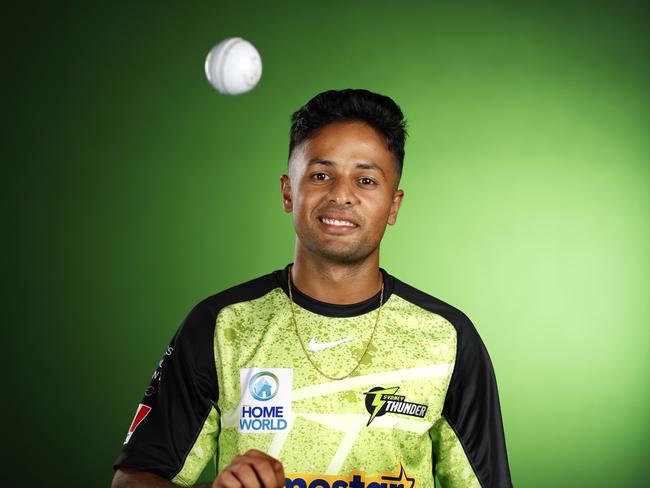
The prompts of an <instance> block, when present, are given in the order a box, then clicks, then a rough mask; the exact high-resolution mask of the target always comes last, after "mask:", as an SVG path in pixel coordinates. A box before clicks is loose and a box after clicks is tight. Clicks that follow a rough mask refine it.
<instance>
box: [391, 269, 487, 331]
mask: <svg viewBox="0 0 650 488" xmlns="http://www.w3.org/2000/svg"><path fill="white" fill-rule="evenodd" d="M393 279H394V280H395V287H394V290H393V293H394V294H395V295H397V296H399V297H400V298H402V299H404V300H406V301H408V302H410V303H412V304H413V305H416V306H418V307H420V308H423V309H425V310H427V311H428V312H431V313H434V314H436V315H440V316H441V317H443V318H444V319H445V320H447V321H448V322H449V323H450V324H451V325H453V326H454V328H455V329H456V332H457V333H458V334H462V335H466V334H469V335H474V334H477V333H476V329H475V328H474V325H473V324H472V321H471V320H470V319H469V317H468V316H467V315H465V313H463V312H462V311H461V310H460V309H458V308H456V307H454V306H453V305H450V304H449V303H447V302H444V301H443V300H440V299H439V298H436V297H435V296H433V295H430V294H428V293H425V292H424V291H422V290H419V289H417V288H415V287H413V286H411V285H409V284H407V283H404V282H403V281H401V280H399V279H397V278H394V277H393Z"/></svg>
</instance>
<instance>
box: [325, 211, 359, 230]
mask: <svg viewBox="0 0 650 488" xmlns="http://www.w3.org/2000/svg"><path fill="white" fill-rule="evenodd" d="M318 221H319V222H320V223H321V225H322V226H323V228H324V229H325V231H326V232H328V233H330V234H347V233H350V232H354V231H355V230H356V229H357V228H358V227H359V224H358V223H357V222H356V221H355V220H353V219H352V218H350V217H348V216H347V215H335V214H326V215H320V216H319V217H318Z"/></svg>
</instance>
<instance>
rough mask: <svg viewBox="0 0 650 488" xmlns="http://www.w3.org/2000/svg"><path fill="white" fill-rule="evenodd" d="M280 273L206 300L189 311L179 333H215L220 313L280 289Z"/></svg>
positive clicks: (228, 289) (259, 278)
mask: <svg viewBox="0 0 650 488" xmlns="http://www.w3.org/2000/svg"><path fill="white" fill-rule="evenodd" d="M277 274H278V271H274V272H272V273H268V274H266V275H263V276H260V277H258V278H255V279H252V280H249V281H246V282H245V283H241V284H238V285H235V286H232V287H230V288H227V289H225V290H223V291H220V292H218V293H215V294H213V295H210V296H209V297H207V298H204V299H203V300H201V301H200V302H198V303H197V304H196V305H194V306H193V307H192V309H191V310H190V311H189V313H188V314H187V316H186V317H185V320H183V323H182V324H181V327H180V330H179V333H182V334H183V335H188V334H190V335H195V334H198V335H203V333H205V332H208V331H209V332H210V333H211V332H213V330H214V325H215V321H216V318H217V315H219V312H220V311H221V310H223V309H224V308H226V307H228V306H230V305H234V304H236V303H242V302H247V301H250V300H255V299H257V298H260V297H262V296H264V295H265V294H267V293H268V292H270V291H272V290H273V289H275V288H277V287H279V286H280V285H279V284H278V280H277Z"/></svg>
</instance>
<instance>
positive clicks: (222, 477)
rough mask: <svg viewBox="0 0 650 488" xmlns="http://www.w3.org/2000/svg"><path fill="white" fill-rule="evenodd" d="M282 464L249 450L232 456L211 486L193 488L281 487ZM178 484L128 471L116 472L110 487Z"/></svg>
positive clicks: (157, 487)
mask: <svg viewBox="0 0 650 488" xmlns="http://www.w3.org/2000/svg"><path fill="white" fill-rule="evenodd" d="M284 481H285V478H284V468H283V467H282V463H281V462H280V461H278V460H277V459H275V458H272V457H271V456H269V455H268V454H265V453H264V452H262V451H258V450H256V449H251V450H249V451H248V452H246V454H244V455H243V456H235V458H234V459H233V460H232V462H231V463H230V464H229V465H228V466H226V467H225V468H224V469H223V471H221V473H219V476H217V478H216V479H215V480H214V481H213V482H212V483H211V484H203V485H194V488H282V487H284ZM177 487H178V485H175V484H174V483H172V482H170V481H167V480H166V479H165V478H162V477H160V476H157V475H155V474H153V473H147V472H144V471H136V470H132V469H126V468H125V469H122V468H120V469H118V470H117V471H116V473H115V476H114V477H113V483H112V485H111V488H177Z"/></svg>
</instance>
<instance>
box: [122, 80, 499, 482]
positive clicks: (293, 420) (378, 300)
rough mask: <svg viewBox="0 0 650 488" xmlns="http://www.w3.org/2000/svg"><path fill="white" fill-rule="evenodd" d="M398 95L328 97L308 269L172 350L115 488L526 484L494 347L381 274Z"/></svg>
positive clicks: (316, 150)
mask: <svg viewBox="0 0 650 488" xmlns="http://www.w3.org/2000/svg"><path fill="white" fill-rule="evenodd" d="M405 135H406V132H405V122H404V118H403V115H402V112H401V110H400V109H399V107H398V106H397V105H396V104H395V102H393V100H391V99H390V98H388V97H385V96H382V95H378V94H376V93H372V92H369V91H367V90H342V91H328V92H324V93H321V94H319V95H317V96H316V97H314V98H313V99H312V100H310V101H309V102H308V103H307V104H306V105H305V106H304V107H302V108H301V109H300V110H298V111H297V112H295V113H294V114H293V117H292V127H291V140H290V145H289V164H288V174H287V175H283V176H282V177H281V178H280V188H281V194H282V200H283V203H282V204H283V208H284V210H285V211H286V212H291V213H292V215H293V224H294V228H295V232H296V244H295V250H294V262H293V263H292V264H289V265H287V266H286V267H285V268H284V269H281V270H277V271H274V272H272V273H270V274H268V275H265V276H262V277H260V278H257V279H255V280H252V281H250V282H247V283H244V284H242V285H239V286H236V287H234V288H231V289H228V290H225V291H223V292H221V293H217V294H216V295H213V296H211V297H209V298H206V299H205V300H203V301H202V302H200V303H199V304H198V305H196V306H195V307H194V308H193V309H192V310H191V312H190V313H189V315H188V316H187V318H186V319H185V321H184V322H183V324H181V327H180V328H179V330H178V331H177V333H176V335H175V336H174V338H173V339H172V342H171V344H170V346H169V348H168V349H167V351H166V352H165V355H164V357H163V359H162V361H161V362H160V364H159V366H158V368H157V369H156V371H155V373H154V376H153V378H152V380H151V384H150V385H149V387H148V388H147V390H146V392H145V396H144V399H143V400H142V403H140V405H139V406H138V409H137V411H136V414H135V417H134V419H133V421H132V423H131V425H130V427H129V430H128V434H127V437H126V440H125V442H124V446H123V449H122V453H121V454H120V456H119V458H118V459H117V461H116V463H115V466H114V467H115V469H116V470H117V472H116V474H115V477H114V479H113V486H114V487H131V486H133V487H135V486H142V487H166V486H192V485H193V483H195V482H196V480H197V479H198V477H199V475H200V474H201V472H202V471H203V469H204V467H205V466H206V465H207V463H208V462H209V461H210V460H211V459H214V458H216V464H217V472H218V475H217V477H216V478H215V480H214V481H213V482H212V483H211V485H206V486H212V487H213V488H278V487H280V486H287V487H288V488H348V487H349V488H420V487H421V488H433V486H434V475H436V476H437V477H438V479H439V480H440V483H441V485H442V486H443V487H444V488H467V487H483V488H508V487H511V486H512V483H511V480H510V474H509V468H508V461H507V455H506V448H505V440H504V435H503V426H502V422H501V414H500V408H499V400H498V393H497V386H496V380H495V376H494V372H493V369H492V364H491V361H490V358H489V356H488V353H487V350H486V349H485V346H484V344H483V342H482V341H481V339H480V337H479V335H478V333H477V331H476V329H475V328H474V326H473V325H472V323H471V322H470V320H469V319H468V318H467V317H466V316H465V315H464V314H463V313H462V312H460V311H459V310H458V309H456V308H454V307H452V306H450V305H448V304H446V303H444V302H442V301H441V300H438V299H437V298H434V297H433V296H430V295H428V294H426V293H424V292H422V291H419V290H417V289H415V288H413V287H411V286H409V285H407V284H405V283H403V282H401V281H400V280H398V279H397V278H395V277H394V276H392V275H391V274H389V273H388V272H386V271H385V270H383V269H382V268H380V267H379V247H380V246H379V245H380V242H381V239H382V236H383V234H384V231H385V229H386V225H387V224H395V222H396V220H397V215H398V212H399V209H400V205H401V203H402V200H403V198H404V192H403V191H402V190H401V189H399V181H400V176H401V173H402V166H403V161H404V140H405Z"/></svg>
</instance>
